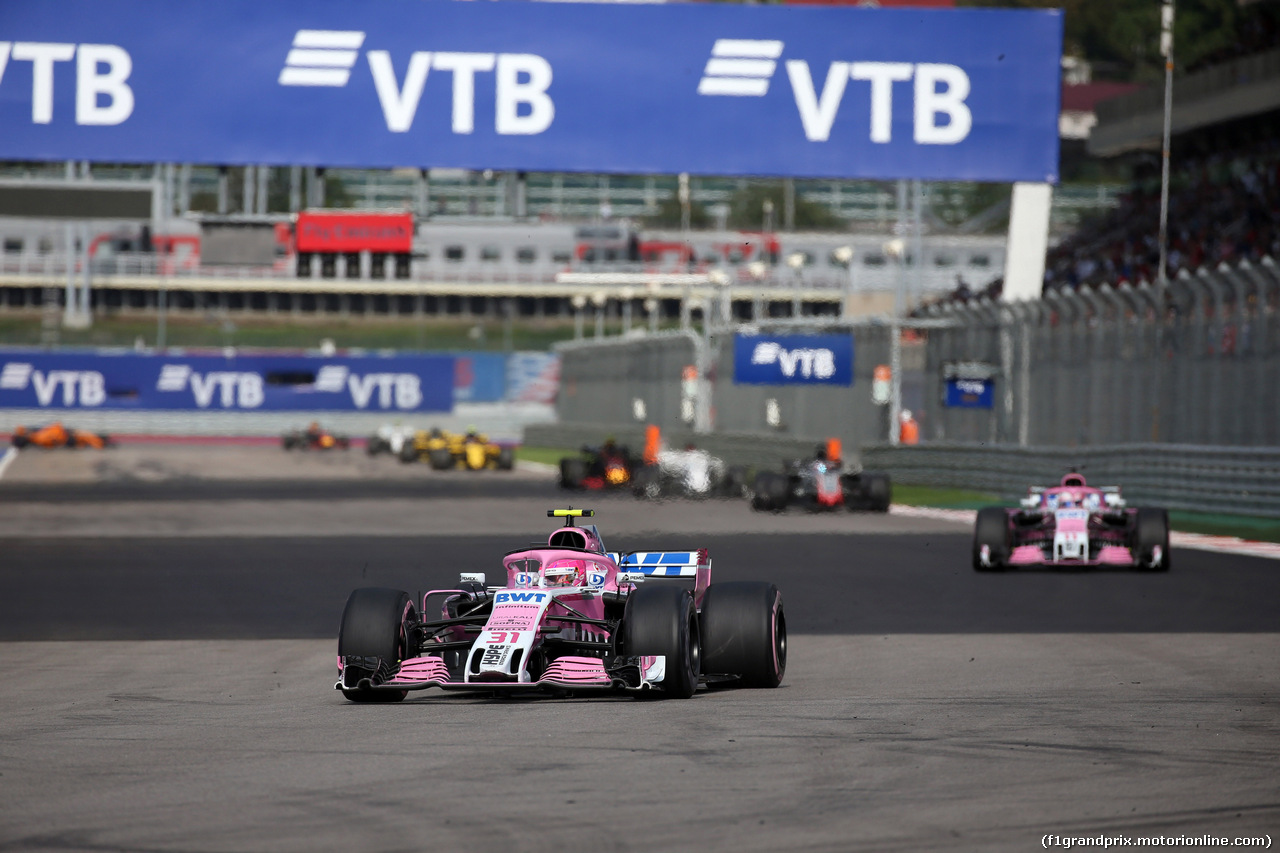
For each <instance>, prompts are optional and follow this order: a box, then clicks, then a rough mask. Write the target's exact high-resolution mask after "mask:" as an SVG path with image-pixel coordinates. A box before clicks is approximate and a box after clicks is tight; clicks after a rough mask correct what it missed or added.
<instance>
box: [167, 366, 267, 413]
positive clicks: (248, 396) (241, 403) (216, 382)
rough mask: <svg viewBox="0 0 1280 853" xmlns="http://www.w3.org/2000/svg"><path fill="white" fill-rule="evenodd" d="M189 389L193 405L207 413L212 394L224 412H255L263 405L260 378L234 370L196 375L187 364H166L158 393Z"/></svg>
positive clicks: (212, 371) (211, 403)
mask: <svg viewBox="0 0 1280 853" xmlns="http://www.w3.org/2000/svg"><path fill="white" fill-rule="evenodd" d="M188 387H190V388H191V394H192V396H194V397H195V400H196V405H197V406H199V407H200V408H202V409H207V408H209V407H210V406H211V405H213V400H214V394H215V393H217V394H218V403H219V405H220V406H221V407H222V408H224V409H256V408H258V407H259V406H261V405H262V401H263V394H262V377H261V376H259V375H258V374H256V373H244V372H240V371H236V370H211V371H209V372H208V373H196V372H195V371H194V370H192V369H191V365H189V364H166V365H164V366H163V367H161V368H160V378H159V379H157V380H156V390H157V391H185V390H186V389H187V388H188Z"/></svg>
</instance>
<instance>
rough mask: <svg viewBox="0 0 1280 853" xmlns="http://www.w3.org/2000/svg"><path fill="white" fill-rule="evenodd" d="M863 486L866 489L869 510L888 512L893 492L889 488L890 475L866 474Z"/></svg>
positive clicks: (863, 477)
mask: <svg viewBox="0 0 1280 853" xmlns="http://www.w3.org/2000/svg"><path fill="white" fill-rule="evenodd" d="M862 482H863V486H864V488H865V489H866V496H867V509H869V510H871V511H872V512H888V511H889V503H890V501H891V500H892V497H893V490H892V489H891V488H890V486H889V475H888V474H864V475H863V476H862Z"/></svg>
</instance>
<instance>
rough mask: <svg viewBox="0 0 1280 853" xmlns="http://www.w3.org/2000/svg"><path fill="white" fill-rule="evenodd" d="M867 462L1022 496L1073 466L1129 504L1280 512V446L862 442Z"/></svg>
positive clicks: (903, 477)
mask: <svg viewBox="0 0 1280 853" xmlns="http://www.w3.org/2000/svg"><path fill="white" fill-rule="evenodd" d="M862 456H863V464H864V465H865V466H866V467H867V468H874V469H877V470H886V471H888V472H889V474H890V476H891V477H892V478H893V482H895V483H910V484H915V485H926V486H943V487H953V488H961V489H971V490H975V491H985V492H991V493H993V494H996V495H999V496H1000V497H1001V499H1003V500H1012V499H1015V498H1018V497H1024V496H1025V495H1026V493H1027V487H1028V486H1046V485H1053V484H1055V483H1057V482H1058V480H1059V479H1060V478H1061V477H1062V475H1063V474H1065V473H1066V472H1068V471H1070V470H1072V469H1075V470H1078V471H1079V472H1080V473H1082V474H1083V475H1084V476H1085V478H1086V479H1087V480H1088V481H1089V483H1090V484H1091V485H1117V486H1120V487H1121V489H1122V491H1123V494H1124V496H1125V499H1126V500H1127V501H1128V502H1129V504H1130V505H1131V506H1132V505H1138V504H1142V505H1153V506H1163V507H1165V508H1168V509H1179V510H1191V511H1198V512H1211V513H1229V514H1239V515H1257V516H1267V517H1272V518H1280V449H1278V448H1227V447H1205V446H1189V445H1180V444H1126V445H1111V446H1097V447H1039V448H1034V449H1030V448H1020V447H989V446H979V445H973V444H957V443H951V442H947V443H938V444H927V445H917V446H914V447H904V446H898V447H892V446H889V445H885V444H879V445H872V446H866V447H863V448H862Z"/></svg>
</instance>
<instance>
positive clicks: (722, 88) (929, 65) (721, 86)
mask: <svg viewBox="0 0 1280 853" xmlns="http://www.w3.org/2000/svg"><path fill="white" fill-rule="evenodd" d="M783 47H784V45H783V43H782V42H780V41H771V40H757V39H716V42H715V44H714V45H713V46H712V48H711V58H710V59H708V60H707V65H706V68H705V69H704V70H703V74H702V79H701V80H700V81H698V94H699V95H725V96H732V97H754V98H761V97H764V96H765V95H767V94H768V93H769V81H770V80H771V79H772V78H773V74H774V71H775V70H776V68H777V60H778V59H779V57H781V56H782V50H783ZM786 68H787V78H788V79H789V80H790V81H791V92H792V95H793V96H794V98H795V102H796V109H798V110H799V111H800V123H801V125H803V127H804V135H805V137H806V138H807V139H808V140H809V141H810V142H826V141H827V138H828V137H829V136H830V135H831V126H832V125H833V124H834V123H835V120H836V113H837V112H838V111H839V109H840V102H841V100H843V99H844V93H845V89H846V88H847V87H848V85H849V81H850V80H856V81H858V82H862V83H869V84H870V85H871V116H870V122H869V125H870V126H869V128H868V130H869V134H870V137H871V141H872V142H877V143H887V142H891V141H892V139H893V92H894V86H893V84H894V83H907V82H912V81H914V87H913V88H914V91H913V94H914V96H915V100H914V104H913V106H914V119H915V121H914V138H915V141H916V143H918V144H920V145H955V144H956V143H958V142H963V141H964V140H965V138H966V137H968V135H969V131H970V130H971V129H972V128H973V113H972V112H970V110H969V107H968V106H967V105H966V104H965V98H967V97H969V88H970V83H969V75H968V74H966V73H965V71H964V69H963V68H960V67H959V66H956V65H945V64H940V63H934V62H916V63H912V62H832V63H831V64H830V65H828V66H827V76H826V80H825V81H824V82H823V84H822V90H821V91H818V89H817V87H816V86H815V85H814V81H813V74H812V72H811V71H810V69H809V63H808V62H807V61H805V60H803V59H788V60H787V61H786ZM939 85H941V86H942V87H943V88H942V89H941V90H939V88H938V87H939ZM940 116H945V117H946V121H945V122H944V123H939V121H938V120H939V117H940Z"/></svg>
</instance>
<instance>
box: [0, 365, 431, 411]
mask: <svg viewBox="0 0 1280 853" xmlns="http://www.w3.org/2000/svg"><path fill="white" fill-rule="evenodd" d="M453 394H454V359H453V357H452V356H443V355H429V356H424V355H414V356H393V357H386V358H382V357H355V356H347V357H341V356H334V357H321V356H306V355H236V356H221V355H185V354H182V355H179V354H140V353H121V354H118V355H104V354H101V353H93V352H65V353H49V352H44V351H39V350H36V351H23V350H11V351H4V352H0V408H24V409H37V408H39V409H105V410H112V411H121V410H125V411H128V410H135V411H136V410H187V411H192V410H194V411H201V410H204V411H334V412H343V411H346V412H352V411H354V412H360V411H363V412H386V413H388V414H392V413H414V412H448V411H452V409H453Z"/></svg>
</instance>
